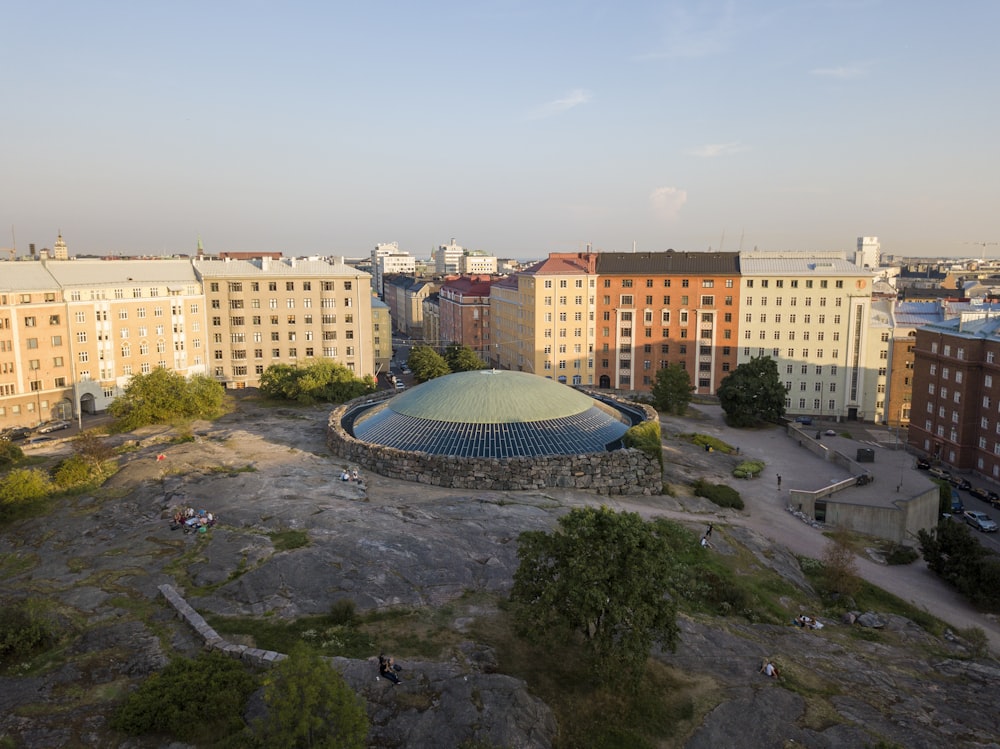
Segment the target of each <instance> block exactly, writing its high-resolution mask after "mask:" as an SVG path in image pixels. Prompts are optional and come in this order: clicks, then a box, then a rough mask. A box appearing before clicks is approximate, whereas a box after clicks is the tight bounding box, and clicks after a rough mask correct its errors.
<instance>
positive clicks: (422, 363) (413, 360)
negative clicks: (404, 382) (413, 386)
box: [406, 346, 451, 382]
mask: <svg viewBox="0 0 1000 749" xmlns="http://www.w3.org/2000/svg"><path fill="white" fill-rule="evenodd" d="M406 363H407V365H408V366H409V367H410V371H411V372H413V377H414V379H416V381H417V382H427V381H428V380H433V379H434V378H435V377H444V376H445V375H447V374H451V368H450V367H449V366H448V362H447V361H446V360H445V358H444V357H443V356H441V354H439V353H438V352H437V351H435V350H434V349H432V348H431V347H430V346H414V347H413V348H412V349H410V356H409V358H407V360H406Z"/></svg>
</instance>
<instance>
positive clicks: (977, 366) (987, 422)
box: [907, 312, 1000, 480]
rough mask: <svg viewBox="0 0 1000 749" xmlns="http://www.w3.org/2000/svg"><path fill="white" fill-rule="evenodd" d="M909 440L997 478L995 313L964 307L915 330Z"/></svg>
mask: <svg viewBox="0 0 1000 749" xmlns="http://www.w3.org/2000/svg"><path fill="white" fill-rule="evenodd" d="M907 436H908V442H909V445H910V446H911V447H912V448H913V449H915V450H916V451H918V452H920V453H922V454H924V455H928V456H931V457H933V458H937V459H940V460H941V461H943V462H944V463H946V464H947V465H949V466H951V467H953V468H957V469H960V470H974V471H977V472H979V473H980V474H982V475H984V476H989V477H990V478H992V479H994V480H1000V315H997V314H995V313H991V312H964V313H962V314H961V315H960V316H959V317H957V318H953V319H950V320H945V321H943V322H939V323H932V324H930V325H925V326H924V327H922V328H920V329H918V330H917V331H916V350H915V361H914V369H913V401H912V409H911V412H910V426H909V429H908V430H907Z"/></svg>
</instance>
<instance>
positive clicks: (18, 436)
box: [0, 427, 31, 442]
mask: <svg viewBox="0 0 1000 749" xmlns="http://www.w3.org/2000/svg"><path fill="white" fill-rule="evenodd" d="M30 434H31V430H30V429H29V428H28V427H12V428H10V429H5V430H4V431H3V433H2V434H0V439H5V440H10V441H11V442H17V441H18V440H23V439H27V438H28V435H30Z"/></svg>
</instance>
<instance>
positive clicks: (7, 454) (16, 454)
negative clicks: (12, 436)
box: [0, 439, 24, 468]
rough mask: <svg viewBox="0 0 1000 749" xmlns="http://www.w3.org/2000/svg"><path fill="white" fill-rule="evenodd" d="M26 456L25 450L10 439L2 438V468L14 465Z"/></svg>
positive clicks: (0, 445) (0, 440) (0, 446)
mask: <svg viewBox="0 0 1000 749" xmlns="http://www.w3.org/2000/svg"><path fill="white" fill-rule="evenodd" d="M23 457H24V451H23V450H22V449H21V448H20V447H18V446H17V445H15V444H14V443H13V442H11V441H10V440H4V439H0V468H7V467H8V466H12V465H14V464H15V463H17V461H19V460H21V459H22V458H23Z"/></svg>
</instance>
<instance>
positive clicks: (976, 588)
mask: <svg viewBox="0 0 1000 749" xmlns="http://www.w3.org/2000/svg"><path fill="white" fill-rule="evenodd" d="M917 535H918V537H919V539H920V553H921V554H922V555H923V557H924V560H925V561H926V562H927V566H928V568H930V569H931V571H933V572H935V573H937V574H938V575H939V576H940V577H941V578H943V579H944V580H947V581H948V582H949V583H951V584H952V585H954V586H955V587H956V588H957V589H958V591H959V592H960V593H962V595H964V596H966V597H967V598H968V599H969V600H970V601H972V603H974V604H975V605H977V606H980V607H982V608H984V609H988V610H991V611H998V610H1000V556H997V555H996V554H994V553H993V552H991V551H989V550H987V549H986V548H985V547H984V546H983V545H982V544H980V543H979V541H977V540H976V539H975V538H973V536H972V534H971V533H970V532H969V529H968V527H967V526H966V525H965V524H964V523H957V522H955V521H953V520H942V521H941V522H939V523H938V525H937V528H936V529H935V530H934V531H933V532H928V531H924V530H921V531H919V532H918V534H917Z"/></svg>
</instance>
